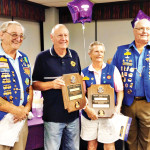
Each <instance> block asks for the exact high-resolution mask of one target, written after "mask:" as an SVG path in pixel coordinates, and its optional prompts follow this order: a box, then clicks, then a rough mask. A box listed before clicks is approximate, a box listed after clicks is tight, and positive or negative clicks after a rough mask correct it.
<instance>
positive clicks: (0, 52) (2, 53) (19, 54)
mask: <svg viewBox="0 0 150 150" xmlns="http://www.w3.org/2000/svg"><path fill="white" fill-rule="evenodd" d="M0 55H3V56H5V57H6V58H9V59H13V58H12V57H11V56H9V55H8V54H7V53H5V51H4V50H3V48H2V46H1V42H0ZM19 56H22V54H21V53H20V52H19V51H18V50H17V51H16V59H18V58H19Z"/></svg>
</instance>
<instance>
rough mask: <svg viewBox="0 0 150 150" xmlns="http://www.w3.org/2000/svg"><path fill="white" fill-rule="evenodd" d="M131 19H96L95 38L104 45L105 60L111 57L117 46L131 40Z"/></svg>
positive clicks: (132, 37)
mask: <svg viewBox="0 0 150 150" xmlns="http://www.w3.org/2000/svg"><path fill="white" fill-rule="evenodd" d="M131 20H132V19H127V20H109V21H98V24H97V32H98V35H97V40H99V41H100V42H102V43H104V45H105V48H106V53H105V59H104V60H105V62H106V61H107V59H108V58H112V57H113V55H114V54H115V52H116V50H117V47H118V46H120V45H124V44H129V43H131V42H132V41H133V39H134V36H133V30H132V26H131Z"/></svg>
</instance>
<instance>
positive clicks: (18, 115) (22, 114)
mask: <svg viewBox="0 0 150 150" xmlns="http://www.w3.org/2000/svg"><path fill="white" fill-rule="evenodd" d="M28 114H29V111H28V110H27V109H26V108H25V107H24V106H22V105H21V106H18V107H17V109H16V111H15V112H14V123H16V122H18V121H21V120H24V119H26V118H27V116H28Z"/></svg>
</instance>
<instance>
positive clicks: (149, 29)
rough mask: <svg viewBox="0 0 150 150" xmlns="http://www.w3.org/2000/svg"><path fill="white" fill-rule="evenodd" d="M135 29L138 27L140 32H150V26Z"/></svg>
mask: <svg viewBox="0 0 150 150" xmlns="http://www.w3.org/2000/svg"><path fill="white" fill-rule="evenodd" d="M134 29H137V30H138V31H140V32H143V31H145V30H146V31H147V32H150V28H149V27H147V28H142V27H141V28H134Z"/></svg>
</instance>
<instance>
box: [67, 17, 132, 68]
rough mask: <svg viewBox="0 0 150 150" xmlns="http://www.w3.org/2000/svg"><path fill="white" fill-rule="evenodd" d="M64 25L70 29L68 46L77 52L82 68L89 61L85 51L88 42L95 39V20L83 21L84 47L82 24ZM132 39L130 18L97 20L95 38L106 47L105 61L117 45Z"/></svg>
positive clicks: (111, 55)
mask: <svg viewBox="0 0 150 150" xmlns="http://www.w3.org/2000/svg"><path fill="white" fill-rule="evenodd" d="M65 25H66V26H67V27H68V29H69V31H70V45H69V47H70V48H72V49H75V50H76V51H77V52H78V54H79V57H80V60H81V66H82V68H84V67H86V66H87V65H89V64H90V63H91V60H90V58H89V56H88V54H87V52H88V46H89V44H90V43H91V42H93V41H94V40H95V22H91V23H85V35H84V37H85V48H84V40H83V32H82V25H81V24H80V23H78V24H73V23H70V24H65ZM133 39H134V37H133V31H132V27H131V19H127V20H109V21H98V22H97V40H98V41H100V42H102V43H104V45H105V47H106V53H105V58H104V61H105V62H106V61H107V59H109V58H112V57H113V55H114V53H115V51H116V49H117V46H119V45H124V44H128V43H131V42H132V41H133ZM85 55H86V59H85Z"/></svg>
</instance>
